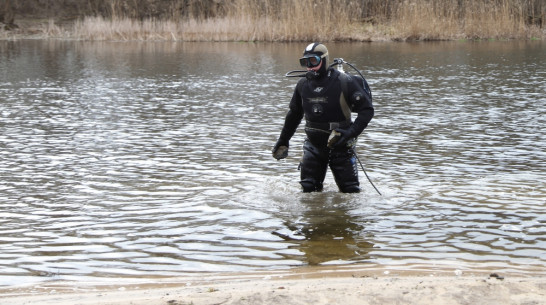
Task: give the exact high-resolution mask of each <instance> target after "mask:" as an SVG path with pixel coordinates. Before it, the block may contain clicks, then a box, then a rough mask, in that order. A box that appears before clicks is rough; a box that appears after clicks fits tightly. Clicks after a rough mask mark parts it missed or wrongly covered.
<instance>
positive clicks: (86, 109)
mask: <svg viewBox="0 0 546 305" xmlns="http://www.w3.org/2000/svg"><path fill="white" fill-rule="evenodd" d="M305 45H306V44H299V43H294V44H278V43H275V44H273V43H171V42H169V43H164V42H147V43H145V42H63V41H41V40H36V41H1V42H0V175H1V182H0V274H1V275H2V277H0V285H3V286H6V285H8V286H9V285H14V284H20V283H28V282H40V281H49V280H59V279H60V280H84V279H90V278H95V279H96V278H98V279H101V278H109V279H111V278H144V277H172V276H183V275H188V274H195V273H196V272H245V271H263V270H286V269H291V268H295V267H304V266H319V265H344V266H352V265H354V266H360V267H365V266H375V267H377V266H379V267H382V268H386V269H394V270H397V269H398V270H401V269H405V270H412V269H419V270H423V269H425V270H435V269H448V270H449V269H457V270H461V271H463V272H469V271H472V270H475V269H480V268H484V269H491V270H495V271H499V272H517V273H521V274H546V227H545V226H546V140H545V135H546V131H545V129H544V125H546V110H545V108H546V98H545V96H546V56H545V54H546V43H544V42H541V41H527V42H513V41H495V42H486V41H483V42H435V43H432V42H430V43H371V44H369V43H364V44H360V43H332V44H329V45H328V47H329V50H330V55H331V58H333V57H343V58H344V59H345V60H346V61H348V62H350V63H353V64H354V65H355V66H357V67H358V68H360V69H362V70H363V73H364V75H365V76H366V78H367V80H368V82H369V84H370V86H371V87H372V90H373V94H374V105H375V107H376V116H375V118H374V119H373V120H372V122H371V123H370V125H369V126H368V128H367V129H366V131H365V132H364V134H363V135H362V136H361V137H360V139H359V144H358V149H357V151H358V155H359V157H360V160H361V161H362V163H363V165H364V166H365V168H366V171H367V173H368V175H369V176H370V179H371V180H372V181H373V183H374V184H375V186H377V188H378V190H379V191H381V193H382V194H383V196H380V195H379V194H377V193H376V191H375V190H374V189H373V187H372V186H371V184H370V183H369V182H368V180H367V179H366V177H365V176H364V175H363V172H362V171H361V172H360V175H361V185H362V187H363V192H362V193H360V194H341V193H339V192H338V191H337V187H336V186H335V183H334V182H333V178H332V176H331V174H330V173H328V175H327V178H326V182H325V190H324V192H322V193H314V194H303V193H301V192H300V187H299V184H298V180H299V172H298V169H297V166H298V162H299V158H300V157H301V145H302V142H303V132H302V130H301V126H300V129H299V130H298V132H297V133H296V136H295V137H294V138H293V139H292V141H291V150H290V156H289V158H287V159H285V160H282V161H276V160H274V159H272V157H271V155H270V150H271V147H272V146H273V144H274V143H275V141H276V139H277V136H278V134H279V132H280V129H281V126H282V123H283V120H284V115H285V113H286V111H287V107H288V102H289V99H290V97H291V95H292V90H293V88H294V85H295V83H296V81H297V79H294V78H286V77H284V76H283V75H284V73H286V72H288V71H290V70H294V69H299V67H298V65H297V63H298V58H299V56H300V53H301V52H302V50H303V48H304V47H305ZM346 69H347V70H349V69H350V68H349V67H346Z"/></svg>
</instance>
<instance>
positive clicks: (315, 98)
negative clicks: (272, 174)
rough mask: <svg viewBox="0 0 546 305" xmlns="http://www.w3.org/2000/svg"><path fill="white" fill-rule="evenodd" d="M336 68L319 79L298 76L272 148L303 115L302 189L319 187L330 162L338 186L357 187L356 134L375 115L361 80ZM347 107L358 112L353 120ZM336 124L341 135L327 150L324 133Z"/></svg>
mask: <svg viewBox="0 0 546 305" xmlns="http://www.w3.org/2000/svg"><path fill="white" fill-rule="evenodd" d="M340 73H343V72H339V71H337V70H335V69H332V68H330V69H329V70H328V71H327V73H325V75H324V76H322V77H321V78H318V79H313V80H308V79H307V78H301V79H300V80H299V82H298V84H297V85H296V88H295V90H294V94H293V95H292V99H291V100H290V110H289V111H288V113H287V115H286V118H285V122H284V126H283V129H282V132H281V135H280V136H279V140H278V142H277V144H276V147H278V146H279V145H284V146H288V142H289V141H290V139H291V138H292V136H293V135H294V133H295V132H296V129H297V128H298V126H299V124H300V122H301V120H302V119H303V117H305V120H306V124H305V133H306V135H307V138H306V139H305V143H304V145H303V151H304V154H303V158H302V161H301V164H300V171H301V181H300V184H301V185H302V187H303V191H304V192H312V191H321V190H322V188H323V182H324V178H325V176H326V170H327V168H328V165H329V166H330V169H331V170H332V173H333V175H334V179H335V181H336V184H337V185H338V187H339V190H340V191H342V192H347V193H351V192H359V191H360V187H359V182H358V167H357V164H356V156H355V155H354V147H355V144H356V137H357V136H358V135H360V133H362V131H363V130H364V128H366V126H367V125H368V123H369V122H370V120H371V119H372V118H373V115H374V108H373V104H372V98H371V94H370V92H369V91H367V90H366V89H365V88H364V83H363V79H362V78H361V77H359V76H349V75H348V74H344V75H340ZM343 77H345V78H344V79H345V81H343V79H342V78H343ZM344 88H345V90H344ZM344 91H345V94H344ZM351 112H354V113H357V114H358V115H357V117H356V119H355V121H354V122H351ZM336 129H337V130H341V131H342V134H343V135H344V137H343V138H342V140H341V141H340V142H339V143H338V145H336V146H335V147H334V148H333V149H330V148H328V147H327V144H328V137H329V136H330V133H331V131H332V130H336Z"/></svg>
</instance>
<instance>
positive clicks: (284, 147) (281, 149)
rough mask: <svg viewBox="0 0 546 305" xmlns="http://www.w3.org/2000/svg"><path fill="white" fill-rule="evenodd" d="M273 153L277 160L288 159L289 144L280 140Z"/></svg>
mask: <svg viewBox="0 0 546 305" xmlns="http://www.w3.org/2000/svg"><path fill="white" fill-rule="evenodd" d="M271 152H272V153H273V158H275V159H277V160H280V159H284V158H286V157H288V142H286V141H283V140H281V139H279V140H278V141H277V143H275V146H273V149H272V150H271Z"/></svg>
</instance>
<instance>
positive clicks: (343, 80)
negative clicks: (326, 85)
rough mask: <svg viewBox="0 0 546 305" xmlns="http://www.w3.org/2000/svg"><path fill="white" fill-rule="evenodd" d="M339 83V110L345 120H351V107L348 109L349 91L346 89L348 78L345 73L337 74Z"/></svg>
mask: <svg viewBox="0 0 546 305" xmlns="http://www.w3.org/2000/svg"><path fill="white" fill-rule="evenodd" d="M339 81H340V83H341V91H342V92H343V95H342V96H341V98H340V100H339V103H340V106H341V110H342V111H343V114H344V115H345V117H346V118H349V119H350V118H351V107H349V91H348V89H347V82H348V81H350V76H349V75H347V74H345V72H340V73H339Z"/></svg>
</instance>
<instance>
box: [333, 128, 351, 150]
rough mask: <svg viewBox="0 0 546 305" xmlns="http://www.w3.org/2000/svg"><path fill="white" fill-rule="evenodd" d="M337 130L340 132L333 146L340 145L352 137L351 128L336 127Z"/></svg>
mask: <svg viewBox="0 0 546 305" xmlns="http://www.w3.org/2000/svg"><path fill="white" fill-rule="evenodd" d="M336 131H337V132H339V133H340V134H341V136H340V138H339V140H337V142H336V144H334V147H342V146H344V145H346V144H347V141H349V140H350V139H351V138H353V137H354V136H353V131H352V130H351V128H348V129H341V128H338V129H336Z"/></svg>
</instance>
